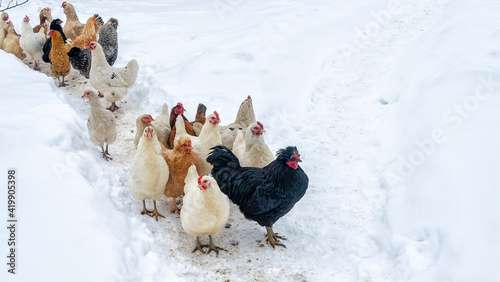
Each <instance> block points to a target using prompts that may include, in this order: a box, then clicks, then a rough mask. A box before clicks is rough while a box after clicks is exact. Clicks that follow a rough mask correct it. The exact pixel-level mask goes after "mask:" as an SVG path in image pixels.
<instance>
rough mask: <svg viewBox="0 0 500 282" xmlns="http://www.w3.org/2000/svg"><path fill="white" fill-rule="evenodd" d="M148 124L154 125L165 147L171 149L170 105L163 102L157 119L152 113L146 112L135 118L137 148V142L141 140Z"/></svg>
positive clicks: (135, 144)
mask: <svg viewBox="0 0 500 282" xmlns="http://www.w3.org/2000/svg"><path fill="white" fill-rule="evenodd" d="M146 126H152V127H153V128H154V130H155V132H156V136H157V137H158V140H159V141H160V143H162V144H163V146H165V148H167V149H170V146H169V145H168V139H169V137H170V116H169V112H168V105H167V104H166V103H165V104H163V109H162V111H161V114H160V115H158V116H157V117H156V119H153V117H152V116H151V115H148V114H144V115H141V116H139V117H138V118H137V119H136V120H135V127H136V133H135V138H134V146H135V148H136V149H137V144H139V140H140V139H141V136H142V132H143V131H144V128H146Z"/></svg>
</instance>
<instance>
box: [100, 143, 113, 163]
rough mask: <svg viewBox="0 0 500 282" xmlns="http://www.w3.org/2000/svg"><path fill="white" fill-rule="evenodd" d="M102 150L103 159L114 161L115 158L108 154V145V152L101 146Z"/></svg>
mask: <svg viewBox="0 0 500 282" xmlns="http://www.w3.org/2000/svg"><path fill="white" fill-rule="evenodd" d="M101 150H102V157H103V158H104V159H105V160H107V161H109V160H112V159H113V158H112V157H111V155H110V154H109V153H108V144H106V151H104V148H103V147H102V146H101Z"/></svg>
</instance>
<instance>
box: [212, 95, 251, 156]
mask: <svg viewBox="0 0 500 282" xmlns="http://www.w3.org/2000/svg"><path fill="white" fill-rule="evenodd" d="M253 122H255V113H254V111H253V103H252V97H250V96H248V97H247V98H246V99H245V100H244V101H243V102H242V103H241V105H240V109H239V110H238V113H237V114H236V119H235V120H234V122H233V123H230V124H228V125H224V126H221V127H220V135H221V139H222V145H224V146H226V147H228V148H229V149H233V143H234V139H235V138H236V134H238V130H245V129H247V127H248V126H249V125H250V124H251V123H253Z"/></svg>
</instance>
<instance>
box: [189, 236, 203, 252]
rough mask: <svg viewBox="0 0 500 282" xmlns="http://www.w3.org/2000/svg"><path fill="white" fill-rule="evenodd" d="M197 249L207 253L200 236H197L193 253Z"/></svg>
mask: <svg viewBox="0 0 500 282" xmlns="http://www.w3.org/2000/svg"><path fill="white" fill-rule="evenodd" d="M196 251H200V252H202V253H203V254H204V253H205V251H204V250H203V247H202V246H201V244H200V237H196V246H195V247H194V249H193V251H192V252H191V253H194V252H196Z"/></svg>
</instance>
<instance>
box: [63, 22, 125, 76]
mask: <svg viewBox="0 0 500 282" xmlns="http://www.w3.org/2000/svg"><path fill="white" fill-rule="evenodd" d="M117 29H118V20H117V19H114V18H110V19H109V20H108V21H107V22H106V23H105V24H104V25H103V26H102V27H101V29H100V30H99V39H98V40H97V42H99V44H101V46H102V49H103V51H104V56H105V57H106V61H107V62H108V64H109V65H110V66H112V65H113V64H114V63H115V61H116V58H117V57H118V33H117V32H116V30H117ZM68 56H69V61H70V62H71V65H72V66H73V68H74V69H76V70H78V71H80V73H81V74H82V75H83V76H85V77H86V78H89V73H90V65H91V60H92V54H91V52H90V49H89V48H84V49H80V48H78V47H73V48H71V50H69V52H68Z"/></svg>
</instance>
